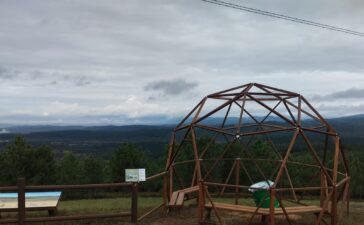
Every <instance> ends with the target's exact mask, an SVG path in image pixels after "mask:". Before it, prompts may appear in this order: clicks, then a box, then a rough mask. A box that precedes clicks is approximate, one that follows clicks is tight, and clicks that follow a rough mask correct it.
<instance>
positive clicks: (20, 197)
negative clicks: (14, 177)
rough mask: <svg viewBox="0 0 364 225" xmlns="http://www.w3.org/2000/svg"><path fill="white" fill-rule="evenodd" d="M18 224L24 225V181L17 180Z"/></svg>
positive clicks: (22, 179) (21, 179)
mask: <svg viewBox="0 0 364 225" xmlns="http://www.w3.org/2000/svg"><path fill="white" fill-rule="evenodd" d="M18 224H19V225H25V179H24V178H19V179H18Z"/></svg>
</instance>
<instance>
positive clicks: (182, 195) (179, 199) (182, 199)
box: [176, 192, 185, 206]
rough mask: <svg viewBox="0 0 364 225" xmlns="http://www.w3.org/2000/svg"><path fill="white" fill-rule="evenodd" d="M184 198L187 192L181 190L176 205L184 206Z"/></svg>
mask: <svg viewBox="0 0 364 225" xmlns="http://www.w3.org/2000/svg"><path fill="white" fill-rule="evenodd" d="M184 198H185V194H184V193H183V192H179V194H178V197H177V201H176V206H182V205H183V201H184Z"/></svg>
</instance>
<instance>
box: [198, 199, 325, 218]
mask: <svg viewBox="0 0 364 225" xmlns="http://www.w3.org/2000/svg"><path fill="white" fill-rule="evenodd" d="M214 204H215V207H216V208H218V209H222V210H230V211H236V212H246V213H254V212H255V211H256V209H257V208H256V207H254V206H245V205H233V204H226V203H218V202H216V203H214ZM205 208H212V205H211V204H206V205H205ZM285 209H286V212H287V214H294V213H315V212H320V211H321V210H322V208H321V207H319V206H291V207H285ZM257 214H259V215H269V208H260V209H258V211H257ZM274 214H275V215H282V214H284V212H283V210H282V208H275V212H274Z"/></svg>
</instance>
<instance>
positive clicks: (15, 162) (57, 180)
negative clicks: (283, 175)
mask: <svg viewBox="0 0 364 225" xmlns="http://www.w3.org/2000/svg"><path fill="white" fill-rule="evenodd" d="M197 144H198V146H199V147H200V148H201V149H202V147H204V146H207V145H209V151H207V153H206V155H205V157H204V158H206V159H208V158H212V159H214V158H215V159H216V158H217V156H219V155H220V154H221V152H223V151H224V148H225V147H226V146H225V145H224V144H222V143H215V142H213V143H211V139H209V138H201V139H199V140H198V143H197ZM243 148H244V147H243V146H242V144H240V143H235V144H233V145H231V150H230V151H229V152H227V153H226V155H225V158H231V159H235V158H237V157H240V156H241V154H242V153H243V154H249V155H245V156H246V157H252V158H256V159H262V158H265V159H278V158H277V155H276V154H275V153H274V151H272V149H271V148H270V146H269V145H268V144H267V143H266V142H263V141H257V142H256V143H254V144H252V146H251V147H250V150H249V151H242V149H243ZM193 157H194V156H193V152H192V146H190V145H189V144H186V145H184V147H183V148H182V149H181V151H180V153H179V154H178V157H177V158H178V160H179V161H184V160H185V161H189V160H193ZM329 158H330V157H329ZM331 158H332V157H331ZM348 159H349V160H348V161H349V166H350V176H351V181H350V188H351V196H352V197H354V198H360V199H362V198H363V197H364V176H363V175H362V174H363V172H364V154H362V153H361V152H360V151H359V150H358V149H350V150H349V151H348ZM290 160H291V161H297V162H303V163H309V164H312V163H313V161H312V155H310V154H309V153H308V152H307V151H297V152H296V153H295V154H292V156H290ZM213 162H214V161H212V160H211V161H209V160H203V161H201V164H202V166H203V167H204V168H203V169H204V170H207V169H208V168H211V167H212V164H213ZM243 163H244V165H245V167H246V169H247V170H249V172H250V174H251V175H252V179H253V182H257V181H259V180H262V179H264V178H263V177H262V176H261V171H259V170H257V167H256V164H259V167H260V168H261V170H263V171H266V172H267V174H265V175H266V176H267V177H269V178H271V177H272V178H273V177H274V173H275V172H276V168H277V164H276V163H274V162H269V161H256V162H255V161H252V160H248V161H244V162H243ZM331 163H332V162H331V161H330V160H328V163H327V164H328V166H329V167H331V166H332V165H330V164H331ZM232 164H233V161H228V160H227V161H221V162H220V163H219V166H218V167H217V168H216V170H213V171H212V173H211V174H213V175H212V179H215V180H216V181H218V182H222V181H225V179H226V177H227V176H228V174H229V173H230V171H231V167H232ZM0 165H1V166H0V185H1V186H7V185H15V184H16V182H17V179H18V178H19V177H24V178H25V179H26V181H27V184H34V185H43V184H89V183H110V182H124V180H125V169H126V168H146V171H147V176H150V175H153V174H156V173H158V172H161V171H163V169H164V166H165V156H162V157H161V158H159V159H158V158H151V157H150V156H148V155H147V154H146V151H145V150H144V149H141V148H140V147H139V146H137V145H135V144H130V143H123V144H120V145H119V147H118V148H117V149H115V150H114V151H113V152H112V153H111V157H110V159H108V160H105V159H102V158H100V157H97V156H93V155H75V154H74V153H72V152H67V151H66V152H64V153H63V154H62V156H60V157H55V155H54V151H53V150H52V149H51V148H49V147H47V146H41V147H33V146H31V145H30V144H28V143H27V142H26V140H25V139H24V138H23V137H20V136H19V137H16V138H15V139H14V140H13V141H12V142H11V143H9V144H8V145H7V146H6V147H5V148H4V149H2V150H1V152H0ZM176 169H178V175H179V177H180V178H181V179H179V180H178V181H175V182H184V183H185V184H188V183H190V182H191V180H192V179H191V177H192V176H193V169H194V165H193V164H187V165H185V166H182V165H176ZM242 169H243V168H242ZM289 172H290V175H291V176H292V177H294V183H295V186H296V185H297V186H300V185H302V186H304V185H310V183H309V182H317V181H318V182H319V180H317V179H316V178H315V179H313V177H317V176H316V175H317V172H319V171H318V170H317V169H316V170H314V169H312V168H302V167H299V166H295V165H289ZM268 173H270V174H268ZM175 177H176V176H175ZM244 179H245V180H246V181H247V184H249V183H251V182H252V181H251V180H248V177H246V176H244V172H242V173H241V177H240V180H241V181H242V182H244ZM282 180H283V181H282V182H288V181H287V180H285V179H282ZM282 185H283V184H282ZM312 185H317V184H315V183H313V184H312ZM318 185H319V184H318ZM162 187H163V185H162V179H159V180H156V181H153V182H149V181H148V182H146V183H142V184H141V185H140V190H141V191H147V192H158V191H161V189H162Z"/></svg>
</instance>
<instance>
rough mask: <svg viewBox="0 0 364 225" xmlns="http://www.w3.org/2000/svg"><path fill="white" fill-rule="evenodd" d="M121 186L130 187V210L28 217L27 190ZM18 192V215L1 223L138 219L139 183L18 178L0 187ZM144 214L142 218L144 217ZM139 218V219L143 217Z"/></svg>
mask: <svg viewBox="0 0 364 225" xmlns="http://www.w3.org/2000/svg"><path fill="white" fill-rule="evenodd" d="M164 174H165V172H163V173H160V174H156V175H154V176H151V177H148V178H147V181H148V180H151V179H154V178H157V177H160V176H163V175H164ZM119 187H130V193H131V206H130V211H129V212H119V213H103V214H101V213H98V214H86V215H69V216H43V217H27V216H26V213H25V212H26V208H25V192H26V191H50V190H57V191H63V190H75V189H115V188H119ZM5 191H6V192H9V191H11V192H17V193H18V208H17V212H18V217H17V218H11V219H0V224H9V223H17V224H19V225H25V224H28V223H34V222H59V221H70V220H92V219H109V218H121V217H130V220H131V222H132V223H136V222H137V221H138V183H108V184H77V185H74V184H71V185H25V179H23V178H20V179H18V182H17V185H16V186H7V187H0V192H5ZM144 217H145V215H144V216H142V217H141V218H144ZM141 218H139V220H140V219H141Z"/></svg>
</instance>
